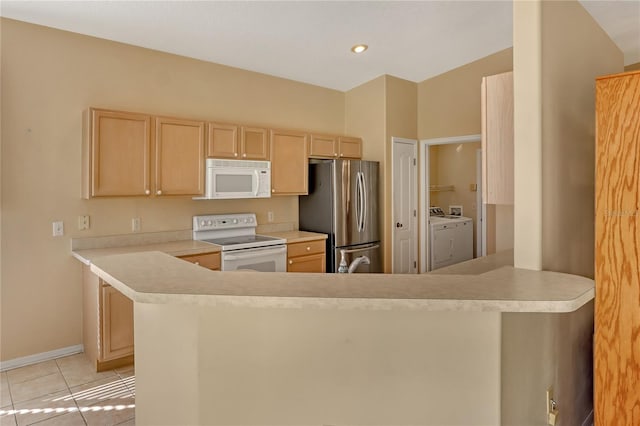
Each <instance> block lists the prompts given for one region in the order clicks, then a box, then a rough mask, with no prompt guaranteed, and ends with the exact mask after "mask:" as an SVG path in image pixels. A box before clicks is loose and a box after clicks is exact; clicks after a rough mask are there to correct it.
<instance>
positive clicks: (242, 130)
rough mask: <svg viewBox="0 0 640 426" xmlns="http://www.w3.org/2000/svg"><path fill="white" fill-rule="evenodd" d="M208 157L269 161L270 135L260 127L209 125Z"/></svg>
mask: <svg viewBox="0 0 640 426" xmlns="http://www.w3.org/2000/svg"><path fill="white" fill-rule="evenodd" d="M208 128H209V131H208V140H207V156H208V157H213V158H232V159H236V160H268V159H269V133H268V132H267V129H263V128H260V127H246V126H243V127H240V126H237V125H235V124H223V123H209V125H208Z"/></svg>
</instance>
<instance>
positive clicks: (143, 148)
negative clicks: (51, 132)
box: [83, 108, 151, 198]
mask: <svg viewBox="0 0 640 426" xmlns="http://www.w3.org/2000/svg"><path fill="white" fill-rule="evenodd" d="M88 118H89V133H88V135H87V138H88V140H87V141H86V142H85V143H87V144H88V147H86V145H85V147H86V148H85V149H86V150H87V151H85V152H87V154H88V155H85V163H87V164H85V165H84V166H83V167H84V172H85V174H86V176H84V179H85V182H86V181H89V185H88V188H87V189H88V190H85V191H84V192H85V194H83V195H84V197H85V198H89V197H114V196H134V195H148V194H149V193H150V185H149V176H150V172H149V156H150V151H149V150H150V144H151V117H150V116H149V115H145V114H136V113H129V112H119V111H107V110H100V109H93V108H92V109H90V110H89V117H88Z"/></svg>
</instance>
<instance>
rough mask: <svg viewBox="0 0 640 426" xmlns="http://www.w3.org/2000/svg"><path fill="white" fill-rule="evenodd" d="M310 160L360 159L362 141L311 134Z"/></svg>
mask: <svg viewBox="0 0 640 426" xmlns="http://www.w3.org/2000/svg"><path fill="white" fill-rule="evenodd" d="M309 157H311V158H362V139H360V138H351V137H346V136H340V137H339V136H331V135H319V134H311V135H310V137H309Z"/></svg>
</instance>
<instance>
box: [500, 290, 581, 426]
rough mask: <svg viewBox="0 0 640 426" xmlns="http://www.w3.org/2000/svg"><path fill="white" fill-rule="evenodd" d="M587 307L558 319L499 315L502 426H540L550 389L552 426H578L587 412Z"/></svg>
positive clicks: (554, 315) (558, 316) (522, 315)
mask: <svg viewBox="0 0 640 426" xmlns="http://www.w3.org/2000/svg"><path fill="white" fill-rule="evenodd" d="M592 343H593V302H590V303H588V304H586V305H584V306H583V307H581V308H580V309H578V310H577V311H575V312H571V313H564V314H546V313H504V314H502V347H501V367H502V404H501V407H502V410H501V411H502V413H501V414H502V418H501V424H502V425H505V426H521V425H546V424H547V422H546V420H547V416H546V391H547V389H548V387H549V386H553V393H554V399H555V401H556V402H557V403H558V409H559V411H560V415H559V417H558V422H557V423H556V425H557V426H578V425H581V424H583V421H584V420H585V419H586V418H587V416H588V415H589V412H590V410H591V408H592V407H593V402H592V392H593V382H592V371H593V359H592V356H591V345H592Z"/></svg>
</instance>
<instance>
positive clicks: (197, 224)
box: [193, 213, 258, 232]
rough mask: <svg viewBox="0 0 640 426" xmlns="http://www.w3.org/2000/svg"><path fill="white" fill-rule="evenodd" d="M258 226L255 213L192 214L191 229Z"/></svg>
mask: <svg viewBox="0 0 640 426" xmlns="http://www.w3.org/2000/svg"><path fill="white" fill-rule="evenodd" d="M256 226H258V221H257V220H256V215H255V213H238V214H222V215H214V214H210V215H202V216H193V230H194V231H195V232H198V231H212V230H222V229H234V228H255V227H256Z"/></svg>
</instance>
